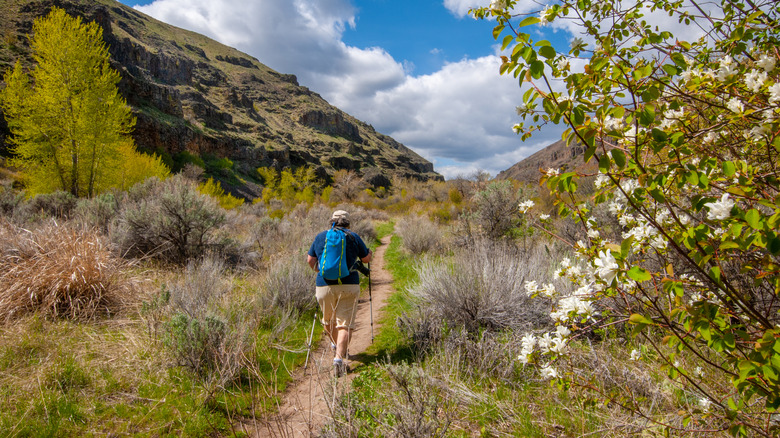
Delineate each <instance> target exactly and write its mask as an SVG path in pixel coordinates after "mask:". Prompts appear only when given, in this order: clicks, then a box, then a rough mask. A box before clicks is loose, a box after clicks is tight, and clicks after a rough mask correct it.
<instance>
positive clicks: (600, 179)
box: [594, 173, 610, 189]
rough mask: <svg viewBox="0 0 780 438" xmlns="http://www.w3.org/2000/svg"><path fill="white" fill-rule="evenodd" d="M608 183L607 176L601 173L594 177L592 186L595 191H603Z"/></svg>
mask: <svg viewBox="0 0 780 438" xmlns="http://www.w3.org/2000/svg"><path fill="white" fill-rule="evenodd" d="M609 182H610V179H609V176H607V175H605V174H603V173H599V174H598V175H597V176H596V181H594V184H595V185H596V188H597V189H603V188H604V187H606V186H607V185H608V184H609Z"/></svg>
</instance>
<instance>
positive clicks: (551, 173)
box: [546, 167, 561, 176]
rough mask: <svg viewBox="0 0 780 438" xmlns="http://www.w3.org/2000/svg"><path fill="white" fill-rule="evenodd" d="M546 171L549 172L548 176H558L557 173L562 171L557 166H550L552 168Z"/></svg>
mask: <svg viewBox="0 0 780 438" xmlns="http://www.w3.org/2000/svg"><path fill="white" fill-rule="evenodd" d="M546 173H547V176H556V175H559V174H560V173H561V169H558V168H555V167H550V168H548V169H547V172H546Z"/></svg>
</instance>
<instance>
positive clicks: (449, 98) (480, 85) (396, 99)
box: [122, 0, 571, 178]
mask: <svg viewBox="0 0 780 438" xmlns="http://www.w3.org/2000/svg"><path fill="white" fill-rule="evenodd" d="M122 2H123V3H125V4H128V5H130V6H133V7H136V8H137V9H138V10H140V11H141V12H144V13H146V14H148V15H151V16H153V17H155V18H157V19H158V20H161V21H164V22H166V23H170V24H173V25H176V26H179V27H182V28H185V29H189V30H193V31H195V32H199V33H202V34H205V35H207V36H209V37H211V38H214V39H216V40H218V41H220V42H222V43H224V44H227V45H229V46H232V47H235V48H237V49H239V50H241V51H243V52H246V53H248V54H250V55H252V56H254V57H256V58H257V59H259V60H260V62H262V63H264V64H266V65H268V66H269V67H271V68H273V69H275V70H277V71H279V72H281V73H292V74H295V75H297V76H298V81H299V83H300V84H301V85H304V86H307V87H309V88H311V89H312V90H314V91H316V92H317V93H319V94H320V95H322V96H323V97H324V98H325V99H326V100H328V101H329V102H330V103H331V104H333V105H335V106H337V107H339V108H341V109H342V110H344V111H346V112H347V113H349V114H351V115H353V116H355V117H357V118H359V119H361V120H363V121H365V122H367V123H370V124H372V125H373V126H374V127H375V128H376V129H377V130H378V131H379V132H382V133H384V134H387V135H390V136H392V137H393V138H395V139H396V140H398V141H400V142H402V143H403V144H405V145H407V146H409V147H410V148H412V149H413V150H415V151H416V152H417V153H419V154H420V155H422V156H424V157H425V158H427V159H428V160H430V161H432V162H433V164H434V168H435V170H436V171H437V172H439V173H441V174H443V175H444V176H445V177H447V178H453V177H456V176H467V175H470V174H472V173H473V172H474V171H476V170H486V171H488V172H490V173H491V174H492V175H496V174H497V173H498V172H499V171H501V170H504V169H507V168H509V167H510V166H511V165H512V164H514V163H516V162H517V161H520V160H521V159H522V158H525V157H527V156H529V155H531V154H532V153H533V152H535V151H537V150H539V149H541V148H542V147H544V146H546V145H548V144H550V143H552V142H554V141H557V140H558V139H560V135H561V132H562V128H559V127H552V129H547V130H545V131H543V132H541V133H540V134H539V135H537V136H535V137H534V138H532V139H530V140H528V141H527V142H525V143H523V142H521V141H520V138H519V137H518V136H517V135H515V134H514V133H513V132H512V126H513V125H514V124H515V123H516V122H517V121H518V120H517V116H516V114H515V106H516V105H517V104H518V103H519V102H520V96H521V95H522V91H523V90H521V89H520V87H519V85H518V83H517V81H516V80H515V79H513V78H511V77H502V76H500V75H499V74H498V68H499V62H500V61H499V58H498V56H497V54H496V51H497V46H496V42H495V41H494V40H493V38H492V35H491V31H492V28H493V23H492V22H489V21H476V20H474V19H472V18H471V17H469V16H468V15H467V10H468V9H469V7H472V6H480V5H487V4H488V3H489V0H427V1H420V0H156V1H153V2H151V1H148V0H144V1H133V0H122ZM523 8H524V9H523V11H522V12H529V13H534V12H535V11H537V10H539V9H541V8H542V6H540V4H537V3H533V2H531V1H529V2H528V3H527V4H525V5H524V6H523ZM548 32H550V35H551V37H552V38H554V39H555V40H556V41H558V42H560V43H561V44H566V43H567V41H568V39H569V38H570V37H571V34H570V33H569V32H567V31H565V30H563V29H561V28H558V29H549V30H548Z"/></svg>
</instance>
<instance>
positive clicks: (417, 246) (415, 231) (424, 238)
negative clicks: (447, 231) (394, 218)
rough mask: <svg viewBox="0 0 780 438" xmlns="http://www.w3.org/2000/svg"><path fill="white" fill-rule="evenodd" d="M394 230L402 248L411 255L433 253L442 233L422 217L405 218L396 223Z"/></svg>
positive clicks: (439, 242)
mask: <svg viewBox="0 0 780 438" xmlns="http://www.w3.org/2000/svg"><path fill="white" fill-rule="evenodd" d="M396 229H397V230H398V235H399V236H400V237H401V239H402V241H403V246H404V248H405V249H406V250H407V251H409V252H410V253H411V254H414V255H419V254H422V253H425V252H430V251H434V250H436V249H438V248H439V245H440V244H441V240H442V233H441V231H440V230H439V227H437V226H436V224H434V223H433V222H431V221H430V220H428V219H427V218H425V217H424V216H413V215H409V216H406V217H404V218H403V219H401V220H400V221H398V225H397V226H396Z"/></svg>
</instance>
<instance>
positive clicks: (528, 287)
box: [523, 280, 539, 296]
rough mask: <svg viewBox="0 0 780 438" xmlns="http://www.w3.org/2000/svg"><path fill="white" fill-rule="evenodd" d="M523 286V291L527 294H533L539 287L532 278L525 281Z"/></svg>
mask: <svg viewBox="0 0 780 438" xmlns="http://www.w3.org/2000/svg"><path fill="white" fill-rule="evenodd" d="M523 287H524V288H525V293H526V294H528V295H529V296H531V295H533V294H535V293H536V291H537V290H538V289H539V286H538V285H537V284H536V281H533V280H532V281H526V282H525V284H524V285H523Z"/></svg>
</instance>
